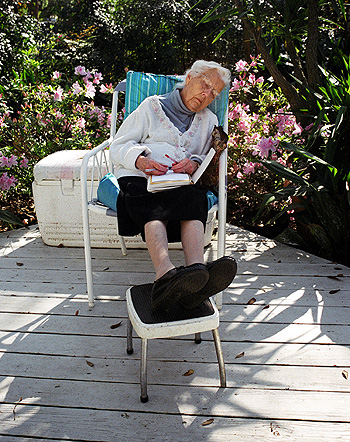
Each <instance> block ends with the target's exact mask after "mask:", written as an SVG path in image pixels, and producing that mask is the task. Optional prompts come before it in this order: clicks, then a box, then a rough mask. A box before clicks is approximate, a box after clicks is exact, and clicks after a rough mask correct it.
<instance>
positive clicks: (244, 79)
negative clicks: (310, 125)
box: [228, 58, 303, 226]
mask: <svg viewBox="0 0 350 442" xmlns="http://www.w3.org/2000/svg"><path fill="white" fill-rule="evenodd" d="M259 64H261V62H260V61H259V59H255V58H252V60H251V62H250V63H248V62H246V61H243V60H240V61H238V62H237V63H236V74H237V76H236V78H234V80H233V82H232V87H231V90H230V98H229V114H228V117H229V144H228V151H229V182H228V185H229V194H231V195H232V198H230V199H229V205H230V207H229V212H231V213H232V215H233V219H234V222H235V223H236V224H240V225H242V226H245V225H247V224H248V222H249V223H251V220H252V219H253V218H254V216H255V214H256V213H257V211H258V208H259V206H260V204H261V200H262V197H263V195H264V194H265V193H268V192H270V191H272V190H275V189H276V188H277V187H278V186H280V185H281V184H282V178H279V177H278V176H277V175H275V174H272V173H271V172H270V171H268V170H267V169H266V168H265V167H264V166H263V165H262V164H261V162H260V161H261V160H264V159H269V160H275V161H278V162H280V163H281V164H283V165H285V166H286V165H288V162H289V161H290V159H289V155H290V153H287V152H286V151H284V150H283V149H282V148H281V147H280V143H281V141H292V140H293V141H294V142H295V139H296V138H300V136H301V134H302V132H303V129H302V127H301V126H300V124H298V123H297V121H296V118H295V116H294V115H293V114H292V113H291V112H290V110H289V104H288V102H287V100H286V98H285V97H284V96H283V94H282V93H281V91H280V90H278V89H276V88H273V87H272V84H270V83H269V81H265V80H264V78H263V77H262V76H258V75H257V72H258V66H259ZM275 209H277V207H275ZM268 210H270V211H273V210H274V206H273V205H271V206H270V207H269V208H268ZM247 221H248V222H247ZM261 222H262V219H260V220H259V219H258V220H257V224H259V223H261Z"/></svg>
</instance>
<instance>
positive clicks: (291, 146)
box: [280, 141, 337, 173]
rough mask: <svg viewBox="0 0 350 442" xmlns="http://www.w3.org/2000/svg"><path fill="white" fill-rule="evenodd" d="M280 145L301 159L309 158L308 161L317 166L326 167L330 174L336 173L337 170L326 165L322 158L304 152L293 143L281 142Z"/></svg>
mask: <svg viewBox="0 0 350 442" xmlns="http://www.w3.org/2000/svg"><path fill="white" fill-rule="evenodd" d="M280 145H281V146H282V147H283V148H284V149H286V150H291V151H293V152H296V153H298V154H300V155H302V156H303V157H306V158H309V159H310V160H313V161H315V162H316V163H318V164H322V165H323V166H327V167H328V169H329V170H330V171H331V172H333V173H337V169H336V168H335V167H334V166H332V165H331V164H329V163H327V161H324V160H323V159H322V158H319V157H317V156H316V155H314V154H312V153H311V152H308V151H307V150H304V149H302V148H301V147H299V146H297V145H295V144H293V143H288V142H287V141H281V143H280Z"/></svg>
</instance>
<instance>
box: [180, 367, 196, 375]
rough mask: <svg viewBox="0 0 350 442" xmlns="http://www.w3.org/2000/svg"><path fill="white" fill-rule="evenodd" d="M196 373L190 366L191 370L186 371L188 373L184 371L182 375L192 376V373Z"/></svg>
mask: <svg viewBox="0 0 350 442" xmlns="http://www.w3.org/2000/svg"><path fill="white" fill-rule="evenodd" d="M193 373H194V370H192V368H190V369H189V370H187V371H186V373H184V374H183V375H182V376H191V374H193Z"/></svg>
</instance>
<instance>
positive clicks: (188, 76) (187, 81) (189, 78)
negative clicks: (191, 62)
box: [186, 72, 192, 84]
mask: <svg viewBox="0 0 350 442" xmlns="http://www.w3.org/2000/svg"><path fill="white" fill-rule="evenodd" d="M191 80H192V74H191V72H189V73H188V74H187V77H186V84H188V83H189V82H190V81H191Z"/></svg>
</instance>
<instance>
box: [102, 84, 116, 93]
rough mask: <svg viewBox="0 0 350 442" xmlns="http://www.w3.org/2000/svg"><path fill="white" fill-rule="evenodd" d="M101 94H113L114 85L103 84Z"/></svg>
mask: <svg viewBox="0 0 350 442" xmlns="http://www.w3.org/2000/svg"><path fill="white" fill-rule="evenodd" d="M100 92H102V94H106V93H107V92H109V93H112V92H113V85H112V83H110V84H102V85H101V87H100Z"/></svg>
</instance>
